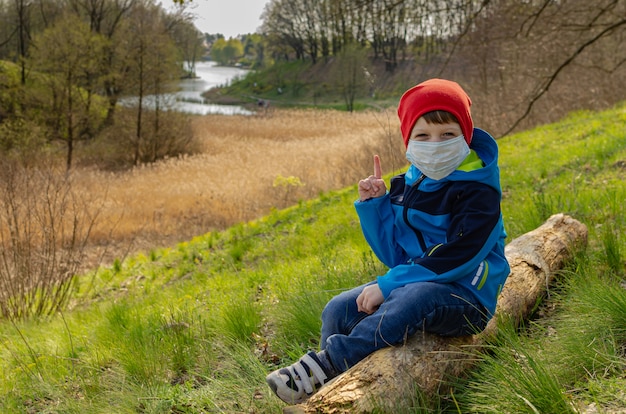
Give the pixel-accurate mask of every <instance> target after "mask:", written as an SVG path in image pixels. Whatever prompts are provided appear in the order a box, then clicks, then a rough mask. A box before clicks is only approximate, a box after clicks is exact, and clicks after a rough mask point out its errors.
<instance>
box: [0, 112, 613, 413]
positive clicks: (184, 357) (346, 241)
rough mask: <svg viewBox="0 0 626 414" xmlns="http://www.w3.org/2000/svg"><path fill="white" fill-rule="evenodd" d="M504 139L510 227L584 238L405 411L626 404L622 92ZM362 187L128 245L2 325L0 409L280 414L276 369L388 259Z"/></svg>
mask: <svg viewBox="0 0 626 414" xmlns="http://www.w3.org/2000/svg"><path fill="white" fill-rule="evenodd" d="M498 143H499V146H500V151H501V153H500V167H501V173H502V185H503V189H504V199H503V204H502V207H503V215H504V218H505V224H506V226H507V231H508V233H509V238H510V239H512V238H515V237H517V236H519V235H521V234H523V233H524V232H527V231H529V230H531V229H533V228H535V227H537V226H539V225H540V224H541V223H543V221H544V220H545V219H546V218H547V217H549V216H550V215H551V214H553V213H557V212H564V213H567V214H570V215H572V216H573V217H575V218H576V219H578V220H579V221H582V222H583V223H585V224H587V226H588V227H589V230H590V233H589V240H590V242H589V247H588V249H587V251H586V252H585V253H584V254H581V255H579V256H577V258H576V260H575V261H574V263H572V265H571V267H570V268H568V270H567V271H566V272H564V273H563V276H562V277H561V278H560V279H559V280H560V283H559V286H556V287H554V288H553V294H552V295H551V296H550V298H549V299H548V301H547V302H546V304H544V306H540V307H539V316H543V318H538V319H537V320H536V321H535V323H533V324H531V326H529V327H528V329H526V330H525V331H524V332H522V333H520V334H518V333H515V332H507V330H506V329H504V330H503V333H502V334H501V337H500V338H498V342H497V343H496V344H494V352H493V353H490V354H489V356H488V357H486V358H485V361H484V362H483V363H481V364H480V365H479V367H478V368H477V371H476V376H471V377H470V378H468V379H466V380H464V381H463V382H462V383H461V384H459V386H458V388H457V391H456V392H455V394H454V395H442V396H441V398H440V399H438V400H437V401H423V400H422V399H421V398H420V397H419V395H416V399H415V404H413V407H406V406H403V407H398V409H397V410H394V412H414V413H418V412H463V413H468V412H477V413H478V412H480V413H484V412H500V413H501V412H516V413H517V412H531V413H532V412H541V413H550V412H554V413H557V412H558V413H561V412H563V409H564V408H563V407H566V408H565V409H566V410H569V409H571V410H572V412H575V410H580V411H585V410H586V409H590V408H589V407H601V408H602V409H603V410H604V412H617V411H611V410H618V409H626V395H624V392H623V390H624V389H626V380H625V379H624V369H625V368H626V351H625V350H626V332H625V331H624V326H626V289H624V288H623V287H622V286H621V284H622V283H623V279H624V276H625V275H624V273H625V266H624V262H625V260H626V259H625V256H626V239H625V236H624V234H626V207H625V206H624V205H625V203H624V201H625V200H626V184H625V178H626V105H620V106H617V107H615V108H613V109H611V110H608V111H605V112H601V113H593V112H581V113H575V114H571V115H570V116H569V117H567V118H566V119H564V120H563V121H561V122H559V123H556V124H552V125H547V126H543V127H540V128H536V129H534V130H531V131H527V132H524V133H520V134H516V135H513V136H509V137H506V138H503V139H501V140H499V141H498ZM386 178H387V179H388V178H389V177H386ZM356 197H357V191H356V187H351V188H347V189H344V190H342V191H338V192H332V193H328V194H324V195H321V196H320V198H318V199H316V200H311V201H306V202H302V203H301V204H300V205H297V206H294V207H292V208H289V209H286V210H281V211H275V212H273V213H272V214H270V215H269V216H267V217H265V218H263V219H261V220H258V221H254V222H250V223H246V224H241V225H238V226H235V227H232V228H230V229H228V230H226V231H224V232H219V233H210V234H206V235H203V236H201V237H197V238H195V239H193V240H191V241H189V242H186V243H181V244H179V245H177V246H174V247H171V248H163V249H155V250H153V251H150V252H147V253H146V254H144V255H137V256H135V257H131V258H129V259H127V260H125V261H124V262H122V263H119V262H117V263H115V264H114V265H113V266H111V267H110V268H107V269H100V270H99V271H98V272H97V273H94V274H89V275H85V276H84V277H81V278H80V279H79V280H77V283H76V286H75V291H76V292H75V294H76V295H75V297H76V299H75V300H74V301H73V304H72V308H71V309H69V310H66V311H64V312H63V313H59V314H57V315H56V316H55V317H53V318H50V319H47V320H37V321H30V322H16V323H11V322H8V321H4V322H2V323H0V341H1V343H2V347H0V371H1V372H2V380H0V412H3V413H4V412H6V413H19V412H23V413H31V412H55V413H78V412H80V413H82V414H85V413H111V412H114V413H206V412H228V413H230V412H246V413H251V412H255V413H265V412H268V413H273V412H280V410H281V408H282V404H281V403H280V401H279V400H278V399H276V398H275V397H274V396H273V395H272V394H271V392H270V391H269V389H268V388H267V387H266V385H265V381H264V377H265V374H266V373H267V372H268V371H269V370H271V369H273V368H274V367H275V366H276V365H280V364H284V363H287V362H289V361H292V360H293V359H295V358H297V357H299V356H300V355H301V354H302V353H303V352H304V351H305V350H307V349H314V348H315V347H317V345H318V344H317V338H318V335H319V329H320V320H319V315H320V312H321V310H322V308H323V306H324V304H325V303H326V302H327V300H328V299H329V298H330V297H332V296H333V295H335V294H336V293H337V292H339V291H340V290H342V289H345V288H347V287H351V286H354V285H355V284H357V283H363V282H365V281H369V280H371V279H372V278H373V277H374V276H376V275H379V274H382V273H383V272H384V271H385V269H384V267H383V265H381V264H380V263H379V262H378V261H377V259H376V258H375V257H374V256H373V255H372V253H371V252H370V251H369V248H368V246H367V244H366V242H365V241H364V239H363V237H362V235H361V232H360V228H359V223H358V219H357V216H356V213H355V212H354V208H353V206H352V203H353V201H354V200H355V199H356ZM546 349H549V352H546ZM529 384H532V385H533V386H534V388H533V387H531V386H529ZM537 384H539V386H538V389H537ZM619 390H622V391H619ZM622 412H623V411H622Z"/></svg>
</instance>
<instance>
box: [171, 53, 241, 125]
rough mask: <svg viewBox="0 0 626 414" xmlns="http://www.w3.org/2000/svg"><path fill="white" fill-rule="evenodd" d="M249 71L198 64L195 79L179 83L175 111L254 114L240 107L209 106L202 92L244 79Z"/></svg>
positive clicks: (203, 113)
mask: <svg viewBox="0 0 626 414" xmlns="http://www.w3.org/2000/svg"><path fill="white" fill-rule="evenodd" d="M247 73H248V70H247V69H241V68H235V67H228V66H218V65H217V64H216V63H215V62H197V63H196V75H197V77H196V78H195V79H183V80H181V81H180V82H179V87H180V90H179V91H178V92H176V93H175V94H174V95H175V97H176V103H175V104H174V109H175V110H177V111H181V112H187V113H192V114H200V115H206V114H226V115H235V114H244V115H250V114H252V112H250V111H248V110H247V109H244V108H243V107H241V106H238V105H216V104H207V103H205V102H204V99H203V98H202V92H205V91H206V90H208V89H211V88H213V87H215V86H222V85H227V84H228V83H230V82H231V81H233V80H234V79H236V78H239V77H244V76H245V75H246V74H247Z"/></svg>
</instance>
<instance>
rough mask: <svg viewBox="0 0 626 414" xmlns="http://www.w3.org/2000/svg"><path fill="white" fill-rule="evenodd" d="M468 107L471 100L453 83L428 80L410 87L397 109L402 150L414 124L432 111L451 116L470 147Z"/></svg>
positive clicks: (472, 129)
mask: <svg viewBox="0 0 626 414" xmlns="http://www.w3.org/2000/svg"><path fill="white" fill-rule="evenodd" d="M471 105H472V100H471V99H470V97H469V96H468V95H467V94H466V93H465V91H464V90H463V88H461V86H460V85H459V84H458V83H456V82H452V81H449V80H444V79H430V80H427V81H425V82H422V83H420V84H419V85H416V86H414V87H412V88H411V89H409V90H408V91H406V92H405V93H404V94H403V95H402V98H400V104H399V105H398V116H399V117H400V130H401V131H402V138H403V139H404V146H405V147H406V146H407V145H408V143H409V137H410V135H411V130H412V129H413V126H415V123H416V122H417V120H418V119H419V118H420V117H421V116H422V115H424V114H425V113H427V112H431V111H447V112H450V113H451V114H452V115H454V116H455V117H456V119H458V120H459V124H460V125H461V131H462V132H463V136H464V137H465V141H466V142H467V145H469V144H470V142H472V134H473V132H474V122H473V121H472V114H471V113H470V106H471Z"/></svg>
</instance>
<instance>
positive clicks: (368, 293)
mask: <svg viewBox="0 0 626 414" xmlns="http://www.w3.org/2000/svg"><path fill="white" fill-rule="evenodd" d="M384 301H385V298H384V297H383V292H382V291H381V290H380V288H379V287H378V284H375V285H369V286H366V287H365V289H363V291H362V292H361V294H360V295H359V297H357V298H356V306H357V308H358V310H359V312H365V313H367V314H368V315H371V314H372V313H374V312H376V309H378V307H379V306H380V304H381V303H383V302H384Z"/></svg>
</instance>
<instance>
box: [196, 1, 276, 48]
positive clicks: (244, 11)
mask: <svg viewBox="0 0 626 414" xmlns="http://www.w3.org/2000/svg"><path fill="white" fill-rule="evenodd" d="M268 2H269V0H193V1H192V2H191V3H190V11H191V12H192V13H193V14H195V15H196V20H195V22H194V23H195V25H196V27H197V28H198V30H200V31H201V32H202V33H211V34H214V33H221V34H223V35H224V37H225V38H226V39H228V38H230V37H235V36H237V35H239V34H246V33H254V32H255V31H256V29H257V28H258V27H259V26H260V25H261V19H260V18H261V13H263V7H264V6H265V4H266V3H268Z"/></svg>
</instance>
